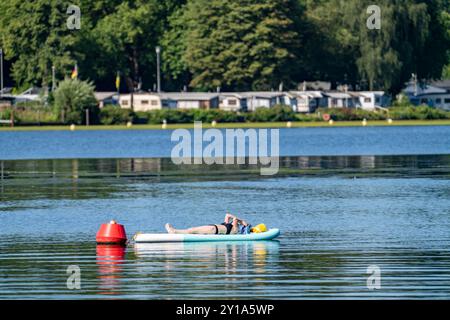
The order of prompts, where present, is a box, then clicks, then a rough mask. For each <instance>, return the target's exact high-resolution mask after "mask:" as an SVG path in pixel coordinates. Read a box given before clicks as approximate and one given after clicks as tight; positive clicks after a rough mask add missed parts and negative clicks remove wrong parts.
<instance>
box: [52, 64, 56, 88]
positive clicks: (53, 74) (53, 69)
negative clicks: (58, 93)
mask: <svg viewBox="0 0 450 320" xmlns="http://www.w3.org/2000/svg"><path fill="white" fill-rule="evenodd" d="M55 71H56V68H55V66H52V92H55V90H56V83H55V78H56V77H55Z"/></svg>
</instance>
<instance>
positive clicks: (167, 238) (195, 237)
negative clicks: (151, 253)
mask: <svg viewBox="0 0 450 320" xmlns="http://www.w3.org/2000/svg"><path fill="white" fill-rule="evenodd" d="M279 235H280V230H279V229H270V230H268V231H266V232H261V233H250V234H169V233H138V234H136V235H135V237H134V242H136V243H151V242H202V241H203V242H207V241H258V240H272V239H275V238H276V237H278V236H279Z"/></svg>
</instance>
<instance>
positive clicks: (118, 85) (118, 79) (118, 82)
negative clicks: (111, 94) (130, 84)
mask: <svg viewBox="0 0 450 320" xmlns="http://www.w3.org/2000/svg"><path fill="white" fill-rule="evenodd" d="M119 88H120V74H119V73H117V77H116V89H117V91H119Z"/></svg>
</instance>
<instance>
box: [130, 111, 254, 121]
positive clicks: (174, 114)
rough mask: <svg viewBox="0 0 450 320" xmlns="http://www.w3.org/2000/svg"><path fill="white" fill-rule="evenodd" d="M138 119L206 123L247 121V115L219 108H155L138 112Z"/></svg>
mask: <svg viewBox="0 0 450 320" xmlns="http://www.w3.org/2000/svg"><path fill="white" fill-rule="evenodd" d="M136 118H137V119H139V120H138V121H142V119H147V123H150V124H160V123H162V122H163V121H164V120H166V121H167V122H168V123H192V122H194V121H202V122H205V123H210V122H212V121H217V122H222V123H226V122H245V116H244V115H242V114H240V113H236V112H232V111H223V110H219V109H210V110H203V109H188V110H177V109H162V110H153V111H148V112H138V113H137V114H136Z"/></svg>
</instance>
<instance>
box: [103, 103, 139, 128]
mask: <svg viewBox="0 0 450 320" xmlns="http://www.w3.org/2000/svg"><path fill="white" fill-rule="evenodd" d="M133 117H134V114H133V112H132V111H131V110H130V109H122V108H120V107H119V106H113V105H107V106H105V107H103V108H102V109H101V110H100V123H101V124H106V125H111V124H126V123H127V122H129V121H132V120H133Z"/></svg>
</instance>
